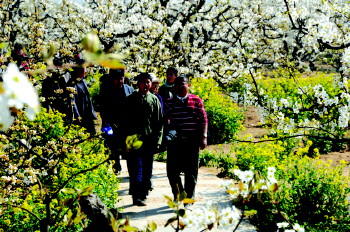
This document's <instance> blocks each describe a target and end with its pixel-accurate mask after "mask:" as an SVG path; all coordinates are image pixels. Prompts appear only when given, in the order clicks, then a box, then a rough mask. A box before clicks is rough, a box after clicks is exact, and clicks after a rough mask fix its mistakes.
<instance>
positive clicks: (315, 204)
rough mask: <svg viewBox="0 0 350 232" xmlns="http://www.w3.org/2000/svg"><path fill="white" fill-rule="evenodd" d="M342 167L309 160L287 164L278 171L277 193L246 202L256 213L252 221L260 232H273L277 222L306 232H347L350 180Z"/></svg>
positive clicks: (348, 224)
mask: <svg viewBox="0 0 350 232" xmlns="http://www.w3.org/2000/svg"><path fill="white" fill-rule="evenodd" d="M343 167H344V165H341V166H338V167H330V165H329V163H325V162H323V161H321V160H313V159H310V158H308V157H304V158H301V159H298V160H294V161H292V162H289V163H286V164H285V166H284V168H283V169H280V170H278V177H277V179H278V185H279V190H278V191H277V192H276V193H275V194H271V195H270V194H267V193H266V194H263V195H262V196H261V198H260V199H258V198H252V199H251V200H250V201H249V203H248V206H247V207H249V208H253V209H255V210H257V212H258V213H257V214H256V215H254V216H252V218H251V222H252V223H253V224H254V225H256V226H257V227H258V228H259V229H260V230H262V231H276V230H277V227H276V223H277V222H282V221H287V220H288V221H289V222H291V223H292V224H294V223H298V224H300V225H302V226H303V227H305V231H315V232H316V231H349V229H350V217H349V216H350V215H349V206H350V205H349V202H348V200H347V197H348V195H349V193H350V188H349V184H350V179H349V177H348V176H344V175H343Z"/></svg>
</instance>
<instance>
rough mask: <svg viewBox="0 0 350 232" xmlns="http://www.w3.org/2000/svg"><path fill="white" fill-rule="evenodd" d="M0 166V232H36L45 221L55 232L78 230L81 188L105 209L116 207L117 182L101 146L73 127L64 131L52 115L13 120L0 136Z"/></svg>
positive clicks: (81, 219) (81, 220) (58, 116)
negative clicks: (0, 230)
mask: <svg viewBox="0 0 350 232" xmlns="http://www.w3.org/2000/svg"><path fill="white" fill-rule="evenodd" d="M0 162H1V168H0V176H2V182H1V185H2V186H1V189H2V190H1V201H0V209H1V218H0V228H3V229H4V230H5V231H36V230H39V224H40V222H41V223H42V222H45V220H49V221H50V223H49V224H48V225H49V226H50V227H51V228H55V229H56V231H79V230H81V229H82V223H87V221H86V218H85V216H84V215H83V214H81V212H80V208H79V205H78V204H77V200H78V197H79V194H78V192H77V191H80V190H83V189H85V188H87V187H90V188H91V189H92V192H94V193H97V194H98V195H99V196H100V198H101V199H102V200H103V202H104V203H105V204H106V205H107V206H108V207H110V208H112V207H114V205H115V203H116V201H117V197H118V194H117V193H116V190H117V189H118V186H119V181H118V179H117V176H116V175H115V174H114V172H113V170H112V164H111V163H110V162H109V161H108V153H107V151H106V149H105V148H104V146H103V141H101V139H99V138H89V135H88V134H87V133H85V130H84V129H81V128H79V127H77V126H71V127H70V128H69V129H68V127H66V126H65V125H64V123H63V120H62V115H61V114H59V113H58V112H49V113H47V112H45V110H43V111H42V112H41V113H40V114H39V115H38V116H37V117H36V119H35V120H34V121H28V120H26V119H24V118H21V120H16V121H15V123H14V125H13V126H12V127H11V128H10V129H9V130H8V131H7V132H6V133H3V134H2V135H1V136H0ZM11 170H16V171H15V172H13V171H11ZM7 177H9V179H8V178H7ZM12 180H16V181H12ZM89 192H90V190H89V189H87V190H85V193H89ZM48 217H49V218H48Z"/></svg>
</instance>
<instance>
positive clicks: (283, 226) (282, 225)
mask: <svg viewBox="0 0 350 232" xmlns="http://www.w3.org/2000/svg"><path fill="white" fill-rule="evenodd" d="M277 227H278V230H277V232H282V231H283V232H305V229H304V228H303V227H301V226H300V225H299V224H298V223H295V224H294V225H293V226H292V227H293V229H288V227H291V225H290V224H289V223H288V222H279V223H277Z"/></svg>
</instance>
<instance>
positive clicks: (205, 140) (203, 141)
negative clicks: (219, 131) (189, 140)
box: [200, 136, 208, 150]
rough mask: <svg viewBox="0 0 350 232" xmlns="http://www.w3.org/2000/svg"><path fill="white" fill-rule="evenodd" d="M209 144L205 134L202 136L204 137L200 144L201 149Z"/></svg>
mask: <svg viewBox="0 0 350 232" xmlns="http://www.w3.org/2000/svg"><path fill="white" fill-rule="evenodd" d="M207 145H208V143H207V137H205V136H202V139H201V144H200V148H201V150H203V149H204V148H206V147H207Z"/></svg>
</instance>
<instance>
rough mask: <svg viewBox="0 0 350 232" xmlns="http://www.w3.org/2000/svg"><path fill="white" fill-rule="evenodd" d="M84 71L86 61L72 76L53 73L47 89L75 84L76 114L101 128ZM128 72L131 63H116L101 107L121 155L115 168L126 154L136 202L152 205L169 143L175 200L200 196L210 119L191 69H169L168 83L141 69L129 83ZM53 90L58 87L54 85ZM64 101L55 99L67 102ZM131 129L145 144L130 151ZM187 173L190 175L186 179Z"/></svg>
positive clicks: (110, 140)
mask: <svg viewBox="0 0 350 232" xmlns="http://www.w3.org/2000/svg"><path fill="white" fill-rule="evenodd" d="M66 75H68V74H66ZM63 76H64V75H63ZM84 76H85V69H84V68H81V67H80V68H77V70H76V71H75V72H73V73H70V74H69V78H67V79H65V78H61V79H60V80H59V81H57V80H55V81H53V80H51V79H48V80H49V81H47V82H48V83H46V85H47V86H46V87H45V85H44V84H43V89H48V88H51V89H52V88H53V87H55V86H53V85H56V87H57V85H60V84H61V85H65V86H67V83H69V84H68V85H69V86H72V87H73V88H74V90H75V93H74V96H73V100H74V104H73V105H72V109H73V110H72V111H71V112H72V114H73V117H70V118H75V117H76V118H78V119H79V120H78V121H79V123H80V125H81V126H83V127H85V128H86V129H87V131H88V132H90V133H91V134H94V133H95V128H92V127H94V126H93V120H94V119H95V118H96V115H95V112H94V108H93V106H92V102H91V99H90V96H89V93H88V90H87V86H86V82H85V80H84ZM125 78H126V77H125V69H111V70H110V71H109V73H108V74H105V75H103V76H102V77H101V79H100V83H101V84H100V93H99V107H100V109H99V110H100V115H101V119H102V130H103V131H104V132H105V135H104V138H105V142H106V145H107V146H108V147H109V149H110V150H111V156H110V157H111V159H113V160H114V161H115V163H114V169H115V171H116V172H119V171H121V165H120V158H121V157H122V158H125V159H126V161H127V168H128V172H129V177H130V188H129V194H130V195H132V198H133V204H134V205H137V206H145V205H146V199H147V196H148V194H149V191H151V190H152V189H153V186H152V182H151V177H152V169H153V156H154V154H155V153H157V152H159V151H164V150H165V149H167V176H168V179H169V183H170V186H171V189H172V193H173V195H174V200H178V196H179V194H180V193H182V192H183V191H185V192H186V193H187V197H188V198H194V196H195V186H196V182H197V175H198V167H199V150H200V149H204V148H205V147H206V146H207V125H208V120H207V115H206V112H205V109H204V106H203V102H202V100H201V99H200V98H199V97H198V96H196V95H193V94H190V93H189V88H190V82H189V79H188V78H187V77H186V76H185V75H179V76H178V71H177V69H176V68H168V69H167V71H166V82H165V83H164V84H163V85H161V80H159V79H157V78H156V76H155V75H154V74H153V73H140V74H139V75H137V76H136V77H134V81H136V82H137V84H136V88H135V89H134V88H133V87H131V86H130V85H129V84H126V83H125V81H126V79H125ZM44 87H45V88H44ZM52 94H58V93H57V92H52V91H51V95H52ZM43 95H44V97H47V98H48V99H55V98H53V97H52V96H50V95H49V94H47V93H46V96H45V91H43ZM62 104H63V103H62ZM62 104H60V103H59V104H55V105H57V107H62V106H63V105H62ZM58 110H59V109H58ZM67 114H69V113H68V112H67ZM131 135H137V136H138V138H139V140H141V141H142V146H141V147H140V148H138V149H129V150H127V152H125V151H126V144H125V139H126V137H127V136H131ZM181 173H184V175H185V183H184V184H183V183H182V182H181V178H180V174H181Z"/></svg>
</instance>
